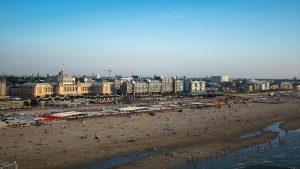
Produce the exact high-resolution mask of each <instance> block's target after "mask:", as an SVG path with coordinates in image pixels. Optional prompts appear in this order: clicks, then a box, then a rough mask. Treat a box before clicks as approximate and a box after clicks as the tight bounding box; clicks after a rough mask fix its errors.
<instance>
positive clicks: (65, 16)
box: [0, 0, 300, 78]
mask: <svg viewBox="0 0 300 169" xmlns="http://www.w3.org/2000/svg"><path fill="white" fill-rule="evenodd" d="M299 18H300V1H299V0H285V1H282V0H272V1H261V0H251V1H244V0H232V1H223V0H213V1H194V0H173V1H164V0H162V1H147V0H126V1H123V0H111V1H105V0H91V1H83V0H74V1H68V0H44V1H34V0H26V1H17V0H11V1H6V0H0V73H1V74H2V72H4V73H5V74H16V75H21V74H27V75H31V74H37V72H39V73H40V74H51V75H54V74H57V72H58V71H59V70H61V69H62V67H63V66H62V65H63V64H65V65H66V66H65V69H66V70H67V71H68V72H69V73H70V74H74V75H83V74H92V73H96V74H100V75H101V76H107V74H108V73H107V72H105V71H104V70H107V69H108V68H111V69H112V70H113V74H114V75H116V74H118V75H119V74H121V75H130V74H132V73H133V74H139V75H142V76H153V75H160V74H162V75H164V76H174V75H177V76H184V75H186V76H189V77H199V76H200V77H205V76H213V75H224V74H225V75H229V76H230V77H250V78H293V77H297V78H300V68H299V65H300V47H299V46H300V19H299Z"/></svg>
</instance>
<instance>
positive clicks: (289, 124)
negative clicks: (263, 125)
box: [280, 118, 300, 131]
mask: <svg viewBox="0 0 300 169" xmlns="http://www.w3.org/2000/svg"><path fill="white" fill-rule="evenodd" d="M280 128H281V129H282V130H288V131H289V130H296V129H299V128H300V118H293V119H288V120H287V121H286V122H285V123H282V124H281V125H280Z"/></svg>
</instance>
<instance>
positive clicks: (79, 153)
mask: <svg viewBox="0 0 300 169" xmlns="http://www.w3.org/2000/svg"><path fill="white" fill-rule="evenodd" d="M250 105H251V106H250ZM299 111H300V102H299V100H297V101H289V102H287V103H284V104H261V103H255V104H254V103H251V104H236V105H232V106H231V107H227V106H224V107H222V108H221V109H218V108H208V109H185V110H184V111H183V112H176V111H174V112H161V113H156V114H155V116H150V115H148V114H139V115H133V116H130V117H105V118H95V119H85V120H83V121H64V122H55V123H51V124H48V125H42V126H32V127H24V128H6V129H1V130H0V137H1V139H0V152H1V154H0V159H2V160H4V161H17V163H18V165H19V168H33V169H38V168H74V167H79V168H80V166H87V165H88V164H91V163H94V162H97V161H101V160H104V159H107V158H109V157H112V156H115V155H122V154H126V153H131V152H136V151H143V150H146V149H152V150H153V149H155V148H159V147H164V148H167V149H168V150H169V153H168V155H166V154H162V153H154V154H152V155H151V156H150V157H146V158H143V159H140V160H137V161H134V162H133V163H131V164H128V165H127V166H122V167H124V168H174V167H176V166H178V165H180V164H182V163H185V162H187V161H191V162H192V161H193V160H196V159H201V158H210V157H211V156H219V155H222V154H223V153H224V152H229V151H233V150H236V149H239V148H241V147H243V146H249V145H253V144H255V143H257V144H258V143H260V142H265V141H266V140H269V139H271V138H273V137H274V136H275V135H276V133H264V134H262V135H260V136H257V137H253V138H250V139H244V140H238V139H236V137H237V136H238V135H240V134H242V133H245V132H248V131H253V130H256V129H262V128H264V127H265V126H266V125H268V124H271V123H272V122H274V121H279V120H287V119H291V118H296V117H298V118H299V117H300V112H299ZM96 138H98V139H96Z"/></svg>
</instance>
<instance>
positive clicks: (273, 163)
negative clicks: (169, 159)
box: [178, 122, 300, 169]
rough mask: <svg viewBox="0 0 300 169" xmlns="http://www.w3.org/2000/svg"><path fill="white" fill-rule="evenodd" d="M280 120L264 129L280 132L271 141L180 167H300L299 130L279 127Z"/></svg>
mask: <svg viewBox="0 0 300 169" xmlns="http://www.w3.org/2000/svg"><path fill="white" fill-rule="evenodd" d="M281 123H282V122H276V123H273V124H272V125H270V126H267V127H266V128H265V129H264V130H266V131H273V132H278V133H279V134H278V136H277V138H275V139H273V140H271V141H270V142H267V143H263V144H259V145H256V146H252V147H249V148H243V149H241V150H239V151H236V152H232V153H227V154H225V155H224V156H221V157H215V158H212V159H208V160H202V161H197V162H194V163H188V164H185V165H183V166H179V167H178V169H194V168H197V169H285V168H297V169H298V168H300V129H297V130H293V131H288V132H285V131H283V130H281V129H280V128H279V125H280V124H281Z"/></svg>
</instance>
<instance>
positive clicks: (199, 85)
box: [190, 81, 205, 93]
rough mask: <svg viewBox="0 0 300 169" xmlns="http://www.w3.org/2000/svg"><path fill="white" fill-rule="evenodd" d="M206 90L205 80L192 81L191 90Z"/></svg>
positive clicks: (193, 91)
mask: <svg viewBox="0 0 300 169" xmlns="http://www.w3.org/2000/svg"><path fill="white" fill-rule="evenodd" d="M203 91H205V82H204V81H190V92H192V93H195V92H203Z"/></svg>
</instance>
